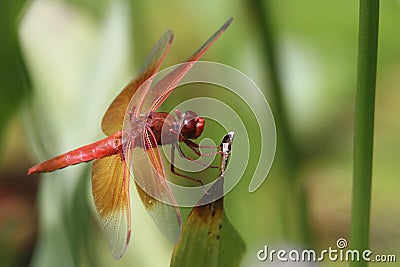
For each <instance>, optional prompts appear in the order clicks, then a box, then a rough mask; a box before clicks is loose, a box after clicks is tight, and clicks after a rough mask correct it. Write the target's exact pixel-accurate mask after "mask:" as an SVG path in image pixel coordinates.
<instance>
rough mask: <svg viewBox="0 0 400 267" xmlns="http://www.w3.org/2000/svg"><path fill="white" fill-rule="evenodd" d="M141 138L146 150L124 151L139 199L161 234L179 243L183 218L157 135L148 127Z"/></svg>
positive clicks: (140, 141)
mask: <svg viewBox="0 0 400 267" xmlns="http://www.w3.org/2000/svg"><path fill="white" fill-rule="evenodd" d="M138 139H140V140H139V141H138V144H143V147H136V148H134V149H130V148H129V149H124V151H125V157H126V159H127V162H129V164H130V165H129V169H130V170H132V173H133V175H134V177H135V182H136V187H137V190H138V193H139V196H140V198H141V200H142V202H143V204H144V206H145V208H146V210H147V212H148V213H149V215H150V216H151V218H152V219H153V220H154V222H155V223H156V225H157V227H158V228H159V229H160V231H161V232H162V233H163V234H164V235H165V236H166V237H168V239H170V240H171V241H172V242H177V241H178V239H179V235H180V233H181V215H180V211H179V208H178V207H177V206H176V201H175V199H174V196H173V194H172V192H171V189H170V188H169V185H168V182H167V180H166V177H165V172H164V168H163V164H162V161H161V157H160V152H159V151H158V146H157V142H156V140H155V137H154V134H153V133H152V132H151V130H150V129H149V128H146V130H145V131H144V132H143V134H142V135H140V137H139V138H138ZM143 148H146V149H143ZM128 159H129V160H128ZM130 159H133V160H130Z"/></svg>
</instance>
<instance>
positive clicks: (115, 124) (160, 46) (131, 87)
mask: <svg viewBox="0 0 400 267" xmlns="http://www.w3.org/2000/svg"><path fill="white" fill-rule="evenodd" d="M173 38H174V34H173V32H171V31H166V32H165V33H164V35H163V36H162V37H161V38H160V40H159V41H158V42H157V43H156V45H155V46H154V47H153V49H152V50H151V52H150V54H149V55H148V57H147V59H146V61H145V63H144V64H143V66H142V67H141V69H140V70H139V72H138V74H137V75H136V77H135V78H134V79H133V80H132V81H131V82H130V83H129V84H128V85H127V86H126V87H125V88H124V89H123V90H122V91H121V93H120V94H119V95H118V96H117V97H116V98H115V99H114V101H113V102H112V103H111V105H110V107H109V108H108V109H107V111H106V113H105V114H104V116H103V120H102V122H101V129H102V130H103V132H104V133H105V134H106V135H108V136H109V135H112V134H114V133H115V132H116V131H118V130H121V129H122V123H123V120H124V116H125V112H126V108H127V107H128V104H129V102H130V101H131V98H132V96H133V95H134V94H135V92H136V91H137V89H138V88H139V87H140V86H141V85H142V84H143V83H144V82H145V81H146V80H148V79H149V78H150V77H152V76H153V75H154V74H155V73H157V71H158V69H159V68H160V65H161V63H162V62H163V60H164V58H165V55H166V54H167V52H168V50H169V47H170V45H171V43H172V40H173ZM149 84H150V81H149ZM142 97H145V96H142Z"/></svg>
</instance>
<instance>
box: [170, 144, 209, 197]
mask: <svg viewBox="0 0 400 267" xmlns="http://www.w3.org/2000/svg"><path fill="white" fill-rule="evenodd" d="M175 146H176V144H173V145H172V146H171V172H172V173H173V174H175V175H177V176H180V177H182V178H185V179H188V180H191V181H194V182H196V183H199V184H200V185H201V187H202V188H203V190H204V192H205V193H206V194H207V190H206V188H205V186H204V183H203V181H201V180H200V179H196V178H193V177H190V176H188V175H185V174H182V173H178V172H176V170H175V164H174V163H175V149H176V147H175Z"/></svg>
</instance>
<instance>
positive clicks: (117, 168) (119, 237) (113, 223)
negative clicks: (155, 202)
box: [92, 155, 131, 259]
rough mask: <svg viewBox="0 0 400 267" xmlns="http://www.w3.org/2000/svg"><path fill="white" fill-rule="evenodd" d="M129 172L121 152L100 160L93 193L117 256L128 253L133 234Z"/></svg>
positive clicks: (117, 257)
mask: <svg viewBox="0 0 400 267" xmlns="http://www.w3.org/2000/svg"><path fill="white" fill-rule="evenodd" d="M129 184H130V179H129V173H128V169H127V167H126V164H125V162H124V160H123V159H122V157H121V155H113V156H110V157H106V158H102V159H99V160H96V161H95V162H94V163H93V166H92V195H93V199H94V204H95V207H96V210H97V214H98V217H99V219H100V222H101V224H102V226H103V229H104V233H105V236H106V239H107V243H108V247H109V249H110V251H111V254H112V255H113V256H114V258H115V259H119V258H121V257H122V255H123V254H124V252H125V249H126V247H127V245H128V243H129V239H130V235H131V208H130V194H129V190H130V188H129Z"/></svg>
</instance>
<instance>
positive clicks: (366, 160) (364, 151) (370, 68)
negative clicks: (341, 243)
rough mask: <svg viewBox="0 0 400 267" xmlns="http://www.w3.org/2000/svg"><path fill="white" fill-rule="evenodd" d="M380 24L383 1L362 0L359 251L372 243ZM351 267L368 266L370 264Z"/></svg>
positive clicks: (356, 183) (354, 222) (355, 206)
mask: <svg viewBox="0 0 400 267" xmlns="http://www.w3.org/2000/svg"><path fill="white" fill-rule="evenodd" d="M378 25H379V0H361V1H360V18H359V43H358V78H357V93H356V107H355V125H354V127H355V128H354V163H353V164H354V165H353V166H354V167H353V168H354V169H353V196H352V210H351V234H350V236H351V240H350V241H351V245H352V248H353V249H357V250H359V251H362V250H365V249H367V248H368V240H369V224H370V223H369V219H370V206H371V180H372V152H373V137H374V109H375V82H376V63H377V47H378ZM350 266H352V267H356V266H357V267H361V266H367V262H365V261H360V262H351V263H350Z"/></svg>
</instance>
